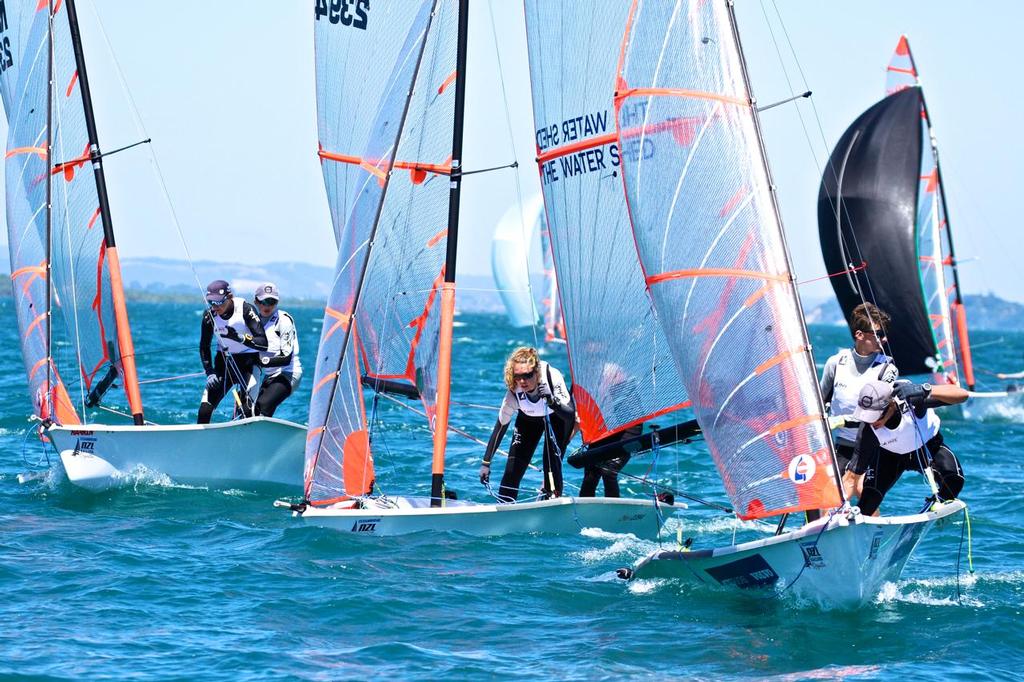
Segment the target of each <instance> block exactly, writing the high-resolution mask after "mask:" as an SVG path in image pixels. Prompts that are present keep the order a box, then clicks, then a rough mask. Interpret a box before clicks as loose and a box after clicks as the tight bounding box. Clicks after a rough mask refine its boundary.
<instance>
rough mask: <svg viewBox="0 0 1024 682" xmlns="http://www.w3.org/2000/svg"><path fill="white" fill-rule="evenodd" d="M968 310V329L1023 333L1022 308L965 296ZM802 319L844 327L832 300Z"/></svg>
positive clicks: (984, 297)
mask: <svg viewBox="0 0 1024 682" xmlns="http://www.w3.org/2000/svg"><path fill="white" fill-rule="evenodd" d="M964 307H965V308H966V309H967V324H968V325H969V326H970V328H971V329H985V330H991V331H1011V332H1019V331H1024V305H1021V304H1020V303H1014V302H1013V301H1006V300H1003V299H1001V298H999V297H998V296H994V295H992V294H968V295H966V296H964ZM805 315H806V317H807V323H808V324H834V325H845V324H846V320H845V319H844V318H843V311H842V309H841V308H840V307H839V302H838V301H837V300H836V299H835V298H830V299H827V300H826V301H824V302H822V303H820V304H819V305H816V306H813V307H808V308H807V310H806V312H805Z"/></svg>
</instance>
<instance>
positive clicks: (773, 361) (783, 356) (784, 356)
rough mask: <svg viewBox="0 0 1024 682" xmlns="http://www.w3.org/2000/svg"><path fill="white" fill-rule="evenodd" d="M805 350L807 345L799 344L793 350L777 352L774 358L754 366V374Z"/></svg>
mask: <svg viewBox="0 0 1024 682" xmlns="http://www.w3.org/2000/svg"><path fill="white" fill-rule="evenodd" d="M806 350H807V346H800V347H798V348H794V349H793V350H787V351H783V352H781V353H779V354H778V355H776V356H775V357H774V358H771V359H769V360H765V361H764V362H762V363H761V364H760V365H758V366H757V367H755V368H754V374H764V373H765V372H767V371H768V370H770V369H771V368H772V367H775V366H776V365H778V364H780V363H782V362H785V361H786V360H788V359H789V358H791V357H793V356H794V355H799V354H800V353H803V352H804V351H806Z"/></svg>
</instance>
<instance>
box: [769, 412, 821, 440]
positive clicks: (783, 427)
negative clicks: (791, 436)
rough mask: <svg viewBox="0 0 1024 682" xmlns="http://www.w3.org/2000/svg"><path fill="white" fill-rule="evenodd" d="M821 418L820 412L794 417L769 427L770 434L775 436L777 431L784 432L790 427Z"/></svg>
mask: <svg viewBox="0 0 1024 682" xmlns="http://www.w3.org/2000/svg"><path fill="white" fill-rule="evenodd" d="M820 419H821V414H820V413H819V414H806V415H804V416H802V417H793V418H792V419H787V420H786V421H784V422H781V423H779V424H776V425H775V426H773V427H772V428H770V429H768V435H769V436H774V435H775V434H777V433H782V432H783V431H788V430H789V429H792V428H796V427H797V426H803V425H804V424H810V423H812V422H816V421H819V420H820Z"/></svg>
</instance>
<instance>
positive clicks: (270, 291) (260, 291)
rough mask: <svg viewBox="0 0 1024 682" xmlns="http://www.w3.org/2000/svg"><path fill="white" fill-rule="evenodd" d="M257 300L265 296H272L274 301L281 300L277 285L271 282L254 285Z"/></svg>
mask: <svg viewBox="0 0 1024 682" xmlns="http://www.w3.org/2000/svg"><path fill="white" fill-rule="evenodd" d="M255 298H256V300H257V301H262V300H263V299H265V298H272V299H274V300H275V301H280V300H281V294H280V293H278V291H277V285H276V284H274V283H273V282H264V283H263V284H261V285H259V286H258V287H256V296H255Z"/></svg>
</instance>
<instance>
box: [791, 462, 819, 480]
mask: <svg viewBox="0 0 1024 682" xmlns="http://www.w3.org/2000/svg"><path fill="white" fill-rule="evenodd" d="M816 467H817V465H816V464H815V463H814V458H813V457H811V456H810V455H797V456H796V457H794V458H793V459H791V460H790V461H789V480H791V481H793V483H796V484H797V485H801V484H803V483H807V481H809V480H811V479H812V478H814V470H815V468H816Z"/></svg>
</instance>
